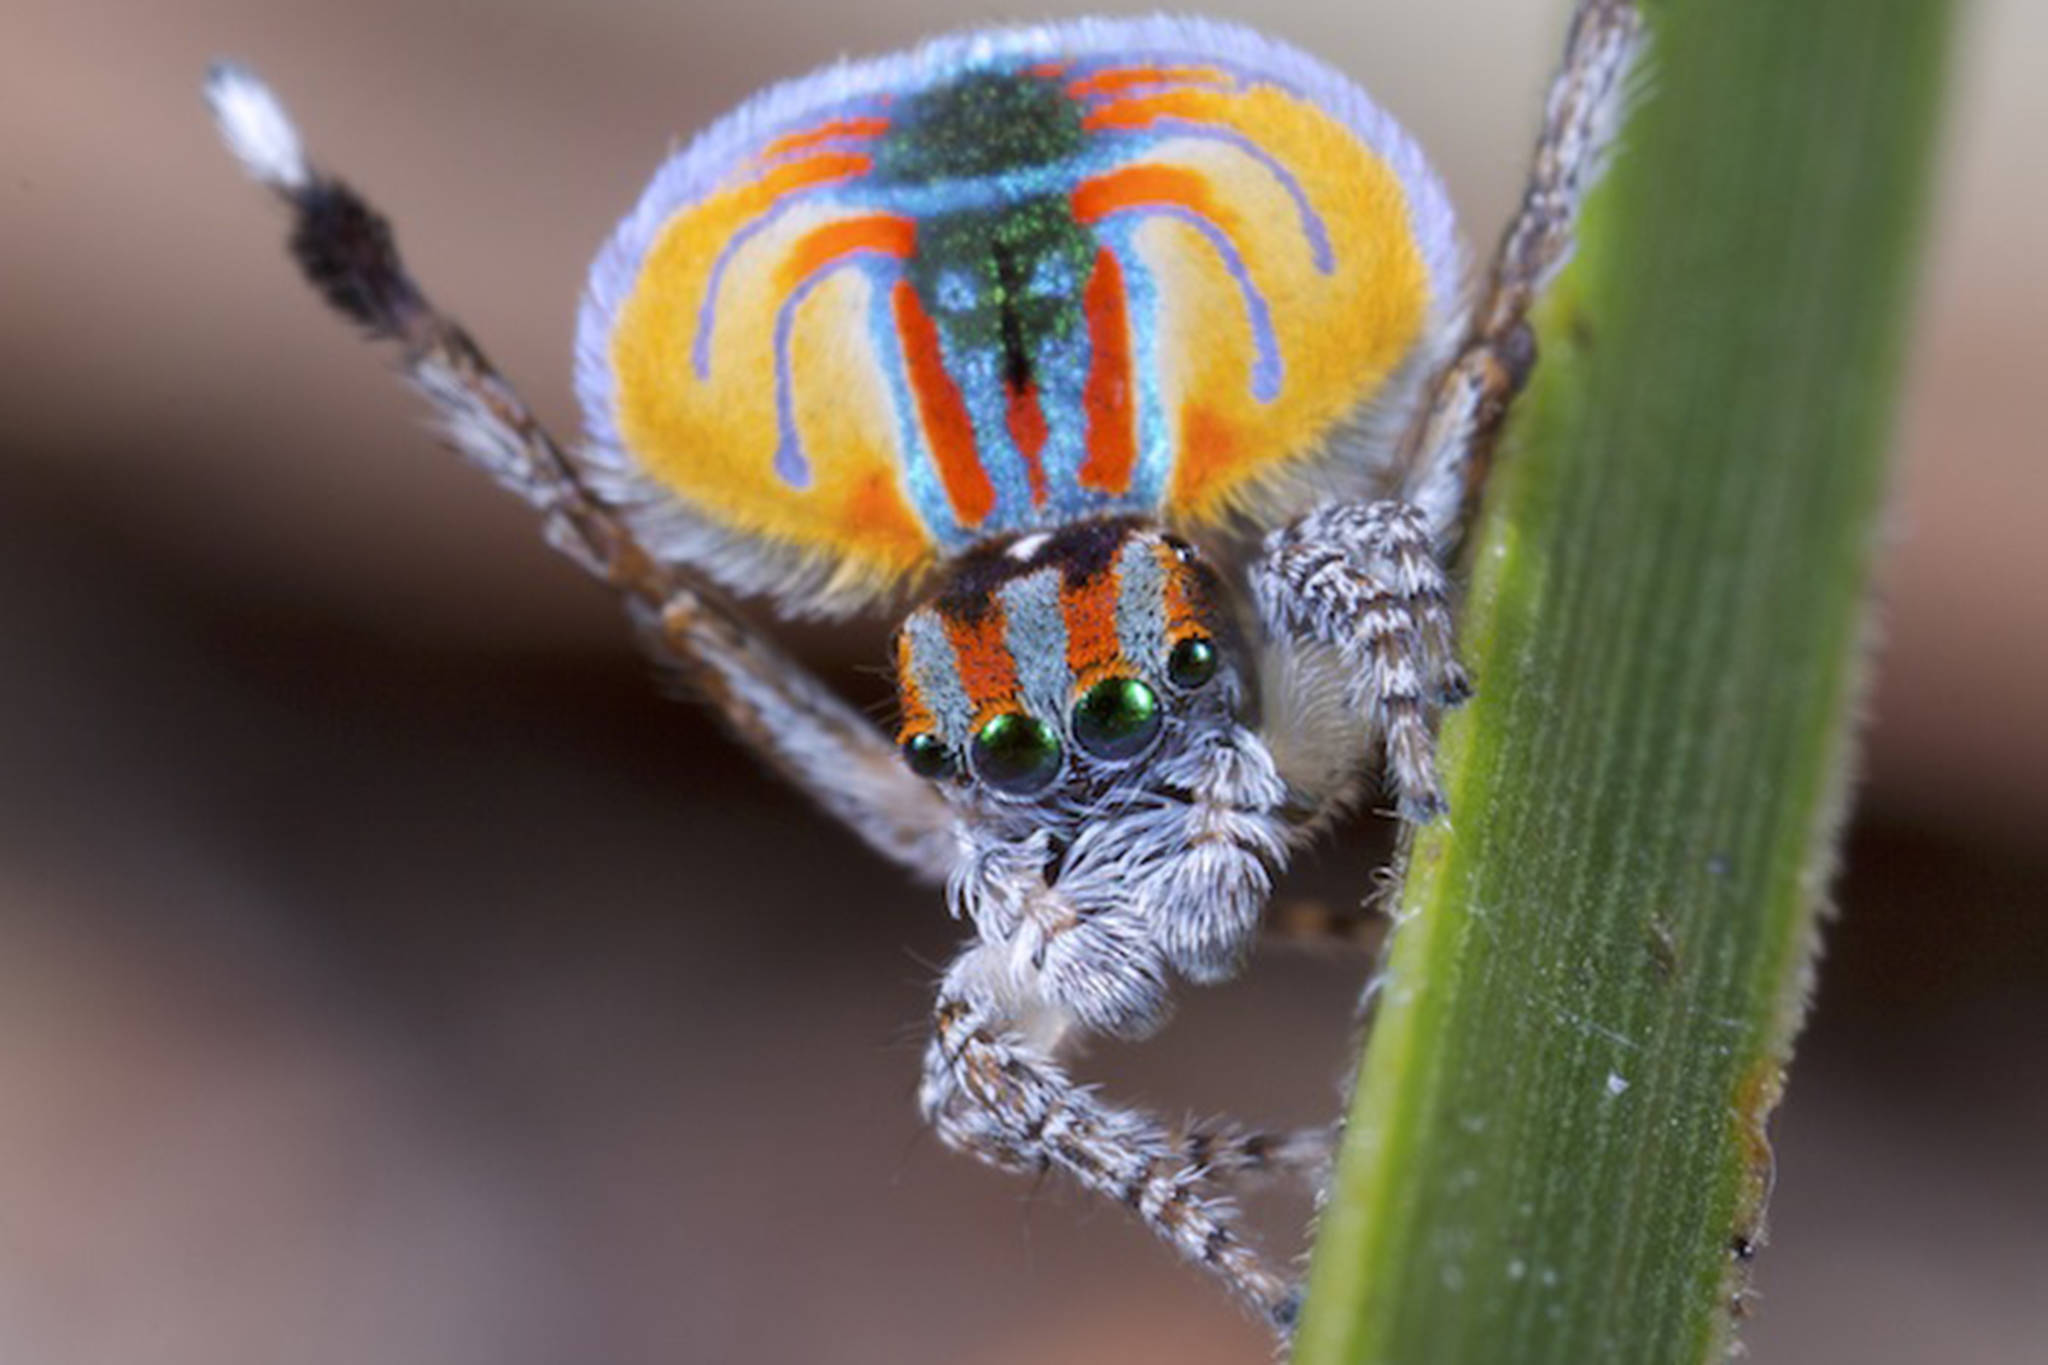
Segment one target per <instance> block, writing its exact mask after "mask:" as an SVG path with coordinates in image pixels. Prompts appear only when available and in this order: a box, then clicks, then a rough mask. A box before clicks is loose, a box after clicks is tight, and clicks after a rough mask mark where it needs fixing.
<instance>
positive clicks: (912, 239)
mask: <svg viewBox="0 0 2048 1365" xmlns="http://www.w3.org/2000/svg"><path fill="white" fill-rule="evenodd" d="M916 249H917V224H916V223H915V222H914V221H912V220H911V219H909V218H901V217H898V216H897V215H895V214H893V213H872V214H868V215H866V216H864V217H860V218H842V219H840V220H839V221H838V222H835V223H827V224H825V225H824V226H823V227H819V228H813V229H811V230H810V231H809V232H807V233H805V234H804V235H803V236H802V237H800V238H798V239H797V243H796V245H795V246H793V247H791V248H790V249H789V255H787V256H786V257H784V258H783V261H782V267H781V269H780V271H779V272H778V273H777V277H776V283H777V285H779V286H780V287H781V289H782V291H783V292H784V293H785V294H786V293H788V292H789V291H790V290H792V289H794V288H796V287H797V286H798V285H799V284H802V283H803V282H804V281H805V280H806V279H809V278H810V276H811V273H812V272H813V271H815V270H817V269H818V268H819V267H821V266H825V265H829V264H831V263H832V262H833V261H836V260H839V259H840V258H841V257H844V256H850V255H852V254H853V253H854V252H856V251H877V252H880V253H881V254H883V255H884V256H894V257H895V258H896V259H898V260H903V259H906V258H907V257H908V256H909V255H910V253H911V252H912V251H915V250H916Z"/></svg>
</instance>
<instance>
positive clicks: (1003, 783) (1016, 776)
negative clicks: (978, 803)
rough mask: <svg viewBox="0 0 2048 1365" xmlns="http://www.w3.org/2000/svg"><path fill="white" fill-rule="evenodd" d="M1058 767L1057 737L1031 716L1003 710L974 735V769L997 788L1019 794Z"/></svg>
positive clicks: (1045, 780) (1049, 776)
mask: <svg viewBox="0 0 2048 1365" xmlns="http://www.w3.org/2000/svg"><path fill="white" fill-rule="evenodd" d="M1059 770H1060V737H1059V736H1058V735H1057V734H1055V733H1054V732H1053V728H1052V727H1051V726H1050V725H1047V724H1046V723H1045V722H1044V721H1042V720H1039V719H1038V718H1037V717H1035V716H1027V715H1025V714H1024V713H1023V712H1021V711H1006V712H1004V713H1003V714H1002V715H1000V716H993V717H991V718H990V719H989V720H988V721H987V723H985V724H984V725H983V726H982V727H981V729H979V730H977V731H975V734H974V772H975V775H976V776H977V777H979V778H980V779H981V780H982V781H984V782H986V783H988V784H989V785H990V786H991V787H994V788H995V789H996V790H997V791H1003V792H1009V793H1010V794H1011V795H1013V796H1022V795H1025V794H1026V793H1029V792H1035V791H1037V790H1038V789H1039V788H1040V787H1043V786H1045V785H1046V783H1048V782H1050V781H1052V780H1053V778H1054V777H1055V776H1057V775H1058V774H1059Z"/></svg>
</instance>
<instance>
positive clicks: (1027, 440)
mask: <svg viewBox="0 0 2048 1365" xmlns="http://www.w3.org/2000/svg"><path fill="white" fill-rule="evenodd" d="M1009 400H1010V402H1009V407H1008V409H1007V410H1006V411H1005V412H1004V414H1003V417H1004V421H1005V424H1006V425H1008V427H1009V428H1010V439H1011V440H1013V441H1015V442H1016V443H1017V453H1018V454H1020V455H1022V456H1023V457H1024V477H1025V479H1026V480H1028V481H1029V483H1030V485H1031V505H1032V506H1033V507H1043V506H1045V464H1044V462H1043V461H1041V460H1040V459H1039V458H1038V452H1039V451H1041V450H1043V449H1045V435H1046V431H1045V408H1044V407H1043V406H1042V405H1040V403H1039V401H1038V386H1037V385H1035V384H1026V385H1024V386H1023V387H1022V388H1013V389H1010V390H1009Z"/></svg>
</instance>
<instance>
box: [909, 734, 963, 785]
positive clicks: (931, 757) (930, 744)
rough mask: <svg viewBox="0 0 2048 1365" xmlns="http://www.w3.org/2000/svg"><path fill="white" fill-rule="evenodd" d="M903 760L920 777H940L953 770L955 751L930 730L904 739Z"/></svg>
mask: <svg viewBox="0 0 2048 1365" xmlns="http://www.w3.org/2000/svg"><path fill="white" fill-rule="evenodd" d="M903 761H904V762H905V763H907V764H909V765H910V771H912V772H914V773H916V774H917V775H918V776H919V777H930V778H940V777H945V776H946V775H947V774H949V773H951V772H952V771H953V751H952V750H951V749H948V748H947V747H946V741H944V740H943V739H940V738H939V737H938V736H937V735H935V734H933V733H932V732H931V731H929V730H925V731H922V732H920V733H918V734H914V735H912V736H911V737H910V738H908V739H906V740H904V741H903Z"/></svg>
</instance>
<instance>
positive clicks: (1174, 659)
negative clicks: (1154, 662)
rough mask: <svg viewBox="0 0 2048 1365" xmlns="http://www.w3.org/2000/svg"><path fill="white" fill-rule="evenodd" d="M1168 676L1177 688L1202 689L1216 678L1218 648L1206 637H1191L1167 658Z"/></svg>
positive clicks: (1177, 646) (1175, 647) (1176, 647)
mask: <svg viewBox="0 0 2048 1365" xmlns="http://www.w3.org/2000/svg"><path fill="white" fill-rule="evenodd" d="M1166 676H1167V677H1169V678H1171V679H1173V681H1174V685H1175V686H1176V687H1185V688H1189V689H1193V688H1197V687H1200V686H1201V685H1202V684H1203V683H1205V682H1207V681H1209V679H1211V678H1213V677H1215V676H1216V646H1215V644H1214V642H1212V641H1211V640H1210V639H1209V638H1208V637H1207V636H1206V635H1190V636H1189V637H1188V638H1187V639H1185V640H1182V641H1181V642H1180V643H1179V644H1177V645H1175V646H1174V647H1173V653H1171V654H1169V655H1168V656H1167V658H1166Z"/></svg>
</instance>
